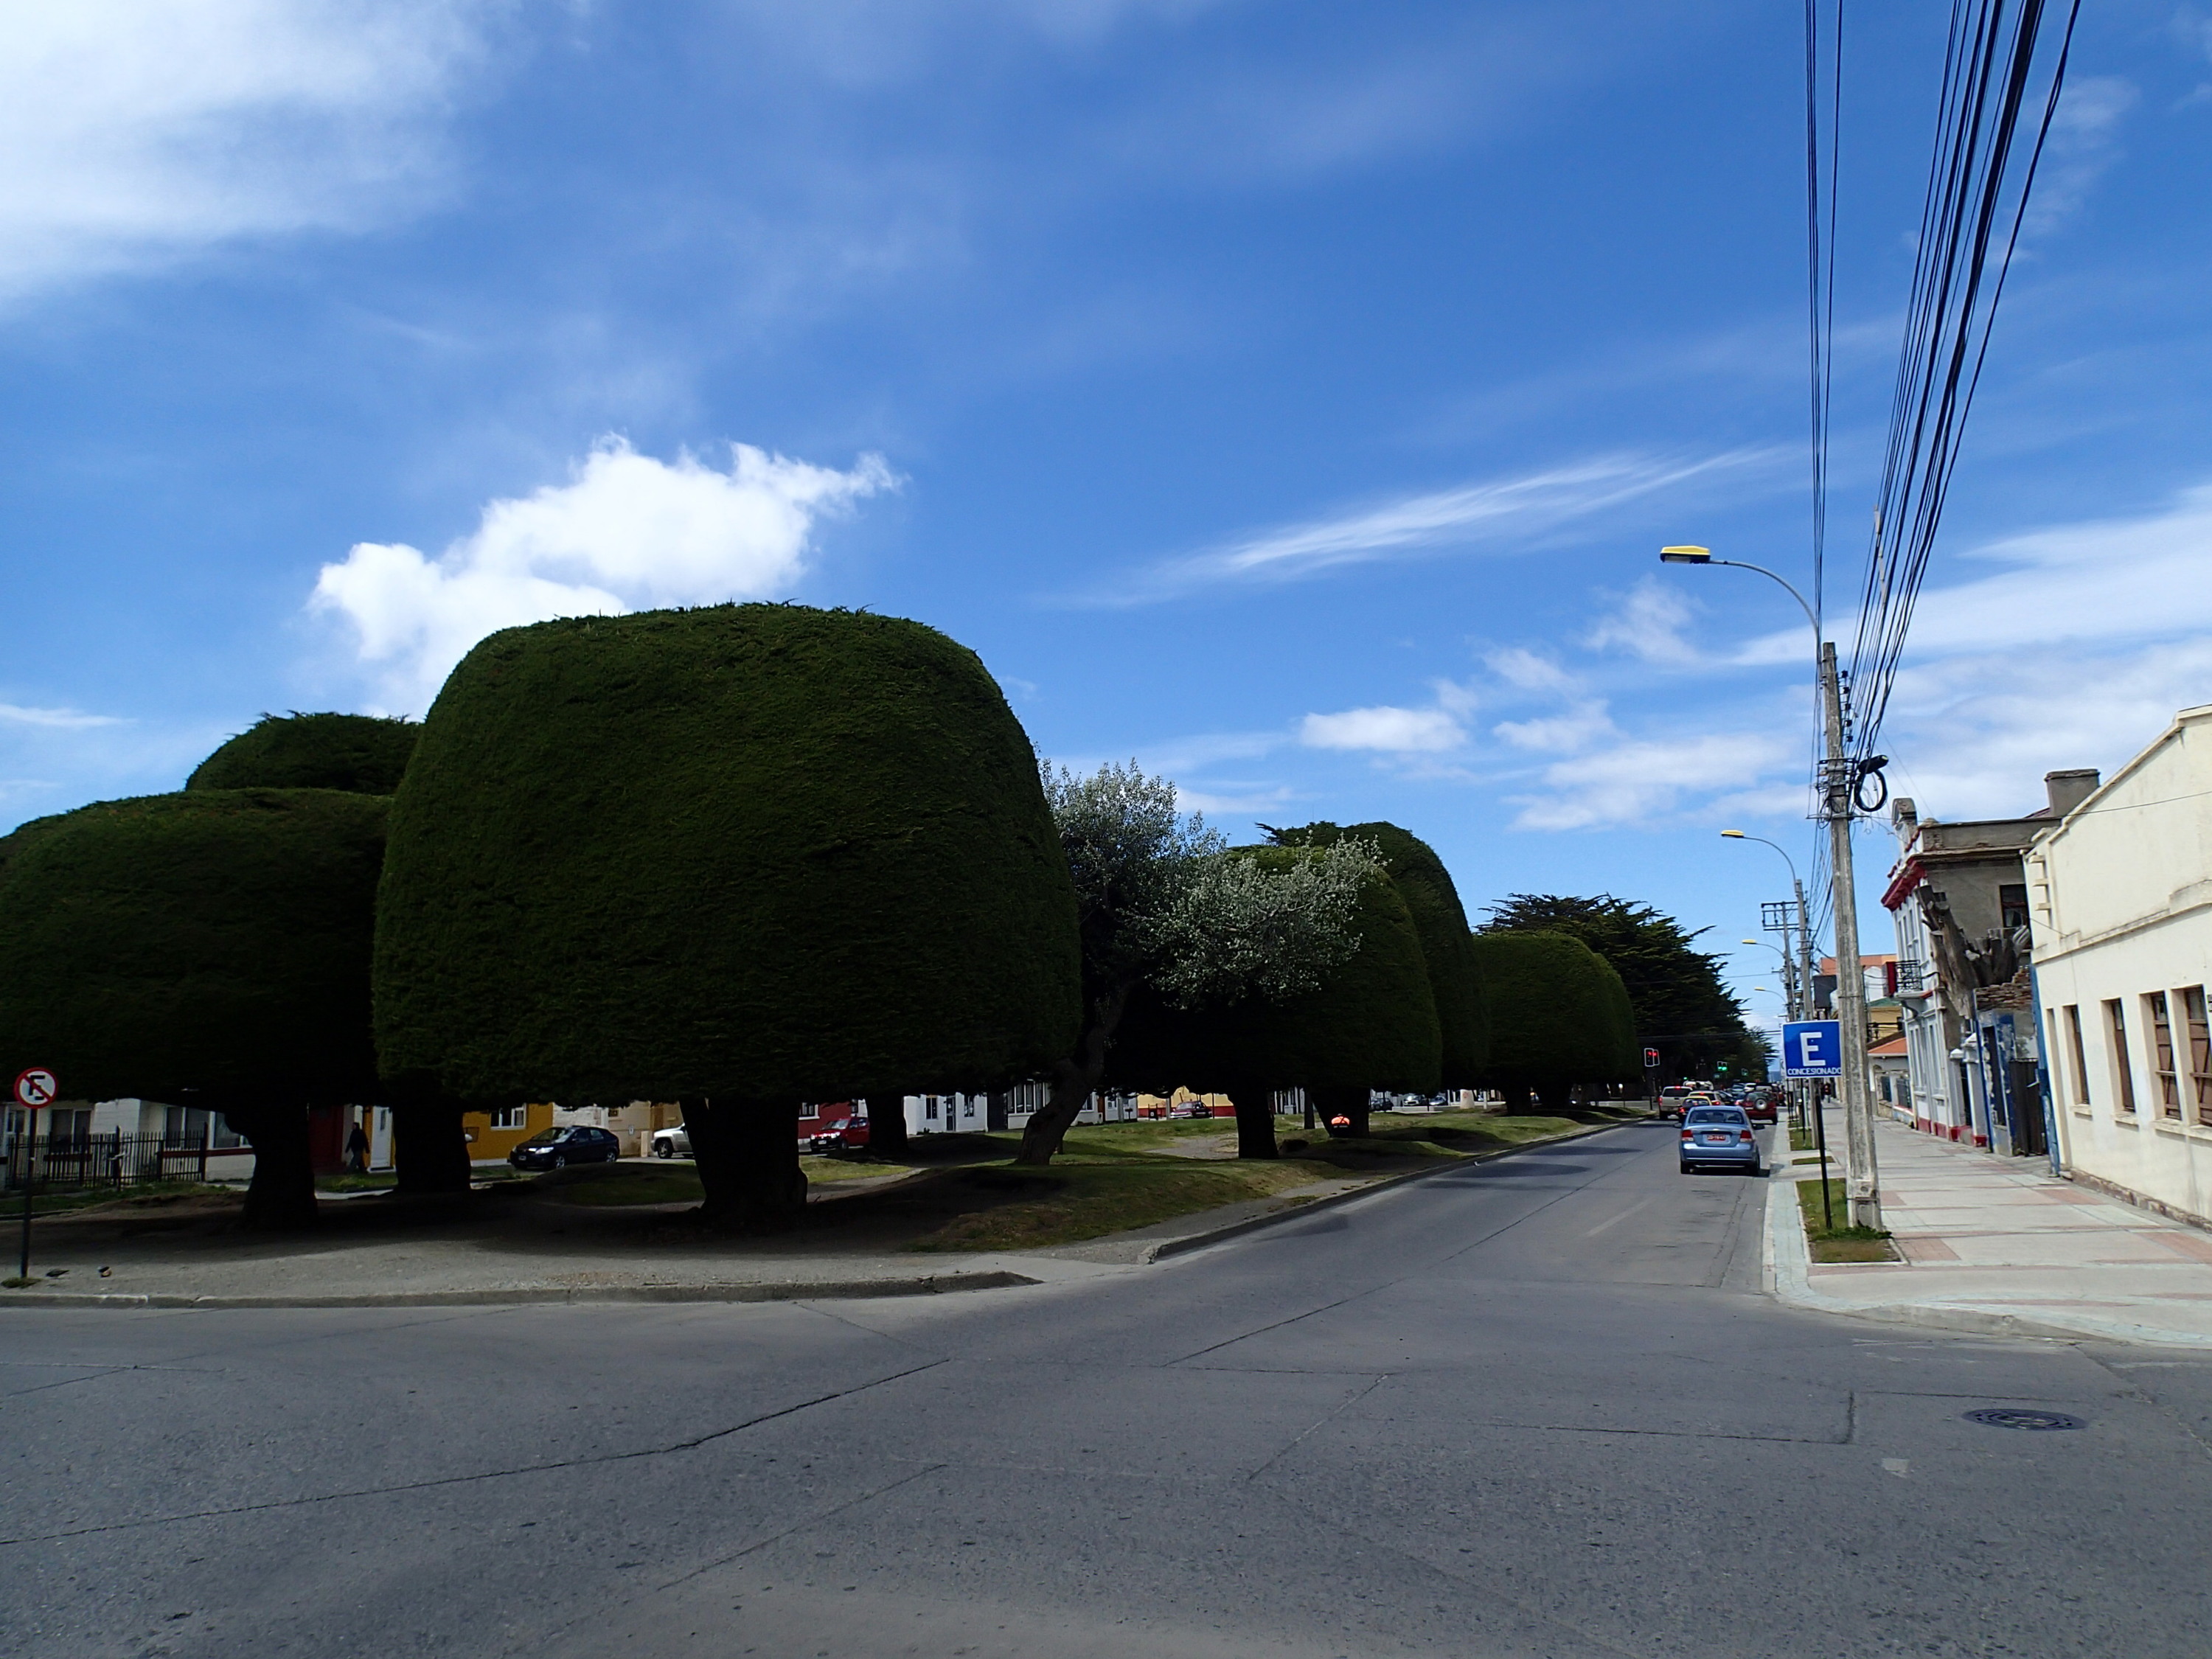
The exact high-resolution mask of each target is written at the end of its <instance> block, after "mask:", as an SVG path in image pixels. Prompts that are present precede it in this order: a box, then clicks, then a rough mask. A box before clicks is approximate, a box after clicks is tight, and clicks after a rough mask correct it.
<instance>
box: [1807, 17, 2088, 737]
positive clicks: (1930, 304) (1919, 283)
mask: <svg viewBox="0 0 2212 1659" xmlns="http://www.w3.org/2000/svg"><path fill="white" fill-rule="evenodd" d="M1840 3H1841V0H1838V6H1840ZM2054 9H2055V8H2051V7H2048V6H2046V4H2045V0H1954V3H1953V5H1952V9H1951V22H1950V31H1949V37H1948V43H1947V46H1946V49H1945V53H1944V64H1943V82H1942V94H1941V95H1940V97H1939V98H1938V100H1937V117H1936V147H1935V153H1934V155H1933V157H1932V158H1931V161H1930V163H1929V173H1928V184H1927V189H1926V193H1925V195H1924V197H1923V202H1922V206H1921V218H1920V240H1919V246H1918V250H1917V253H1916V255H1915V257H1914V260H1913V273H1912V287H1911V297H1910V300H1909V302H1908V304H1907V307H1906V312H1905V338H1904V342H1903V344H1902V347H1901V349H1899V354H1898V367H1897V381H1896V386H1895V389H1894V391H1893V394H1892V398H1891V404H1890V419H1889V433H1888V441H1887V447H1886V452H1885V454H1884V457H1883V462H1882V477H1881V491H1880V494H1879V495H1878V496H1877V498H1876V502H1875V515H1874V525H1873V532H1872V539H1871V544H1870V546H1869V550H1868V556H1867V567H1866V575H1865V580H1864V582H1863V587H1862V592H1861V599H1860V605H1859V618H1858V629H1857V638H1856V639H1855V641H1854V642H1853V645H1852V648H1851V668H1850V691H1851V694H1852V703H1853V706H1854V713H1855V715H1856V730H1855V731H1854V732H1852V734H1851V738H1850V744H1851V754H1852V757H1853V759H1854V760H1855V761H1856V762H1857V763H1860V765H1861V766H1862V767H1864V766H1866V765H1867V764H1869V763H1872V762H1874V761H1875V756H1874V752H1873V751H1874V744H1875V741H1876V739H1877V738H1878V737H1879V735H1880V733H1881V722H1882V717H1883V715H1884V714H1886V713H1887V709H1888V706H1889V696H1890V690H1891V688H1892V686H1893V684H1895V681H1896V678H1897V669H1898V664H1899V660H1900V659H1901V658H1902V657H1903V655H1904V651H1905V635H1906V634H1907V632H1908V631H1909V630H1910V629H1911V624H1912V611H1913V606H1914V604H1915V602H1916V601H1917V599H1918V598H1919V593H1920V586H1921V583H1922V582H1923V580H1924V579H1925V577H1926V575H1927V570H1928V560H1929V555H1930V553H1931V552H1932V551H1933V550H1934V547H1935V542H1936V527H1937V526H1938V525H1939V524H1940V523H1941V522H1942V515H1943V507H1944V503H1945V501H1946V500H1947V498H1948V495H1949V493H1950V487H1951V477H1952V471H1953V469H1954V467H1955V466H1956V465H1957V464H1958V458H1959V449H1960V440H1961V438H1962V436H1963V435H1964V432H1965V428H1966V415H1967V412H1968V410H1970V409H1971V408H1972V404H1973V400H1974V392H1975V391H1976V389H1977V388H1978V386H1979V385H1980V383H1981V375H1982V368H1983V365H1984V362H1985V361H1986V360H1987V357H1988V355H1989V346H1990V329H1991V327H1992V326H1993V325H1994V324H1995V321H1996V309H1997V304H1998V301H1999V300H2000V299H2002V296H2003V293H2004V284H2005V278H2006V276H2008V273H2009V272H2010V270H2011V267H2012V258H2013V253H2014V251H2015V248H2016V247H2017V246H2019V242H2020V232H2021V224H2022V222H2024V220H2025V218H2026V216H2027V201H2028V195H2029V192H2030V191H2031V190H2032V189H2033V185H2034V183H2035V173H2036V168H2037V167H2038V165H2039V163H2040V161H2042V157H2043V149H2044V144H2045V142H2046V141H2047V140H2048V138H2049V137H2050V134H2051V119H2052V117H2053V116H2054V115H2055V114H2056V113H2057V108H2058V98H2059V93H2060V91H2061V89H2062V88H2063V86H2064V83H2065V79H2066V65H2067V60H2068V58H2069V55H2070V53H2071V52H2072V49H2073V40H2074V25H2075V20H2076V19H2077V18H2078V17H2079V15H2081V0H2070V3H2069V4H2068V6H2067V9H2066V21H2065V26H2064V28H2063V31H2061V32H2060V34H2059V40H2058V47H2057V58H2056V61H2055V63H2054V64H2053V65H2052V67H2051V70H2050V74H2049V77H2048V83H2047V85H2046V86H2045V88H2044V90H2043V94H2042V98H2041V102H2042V112H2041V116H2040V118H2039V120H2038V122H2037V124H2036V127H2035V142H2034V145H2033V148H2032V149H2030V150H2029V152H2028V155H2027V161H2026V164H2025V166H2024V167H2015V157H2014V150H2015V139H2016V137H2017V136H2018V129H2019V125H2020V122H2021V116H2022V114H2023V113H2024V112H2026V111H2027V109H2028V108H2029V107H2030V106H2031V104H2032V103H2033V100H2031V98H2030V96H2029V94H2030V91H2031V88H2033V84H2034V82H2035V78H2036V63H2037V58H2038V56H2039V46H2041V44H2042V41H2043V38H2044V35H2045V21H2046V19H2047V16H2048V15H2049V13H2050V12H2051V11H2052V10H2054ZM2008 202H2009V217H2010V225H2009V227H2008V228H2007V229H2006V230H2005V232H2004V234H2003V236H2002V244H2001V246H2000V244H1999V241H1998V232H1999V227H2000V225H2001V224H2002V221H2003V220H2004V219H2005V218H2006V216H2007V212H2006V210H2007V204H2008ZM1992 252H1997V255H1998V257H1997V260H1996V267H1995V270H1994V273H1993V274H1992V272H1991V271H1990V254H1991V253H1992Z"/></svg>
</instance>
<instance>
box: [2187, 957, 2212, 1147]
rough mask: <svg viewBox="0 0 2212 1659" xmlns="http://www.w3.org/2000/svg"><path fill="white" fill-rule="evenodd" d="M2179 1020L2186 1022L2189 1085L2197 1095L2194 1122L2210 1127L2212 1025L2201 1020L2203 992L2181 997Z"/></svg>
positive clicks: (2195, 990) (2194, 987)
mask: <svg viewBox="0 0 2212 1659" xmlns="http://www.w3.org/2000/svg"><path fill="white" fill-rule="evenodd" d="M2181 1013H2182V1018H2185V1019H2186V1020H2187V1021H2188V1022H2189V1082H2190V1086H2191V1088H2192V1089H2194V1090H2195V1091H2196V1094H2197V1121H2198V1122H2199V1123H2203V1124H2207V1125H2212V1024H2207V1023H2206V1021H2205V1018H2204V987H2203V986H2201V985H2191V986H2190V987H2187V988H2186V989H2185V990H2184V991H2183V992H2182V994H2181Z"/></svg>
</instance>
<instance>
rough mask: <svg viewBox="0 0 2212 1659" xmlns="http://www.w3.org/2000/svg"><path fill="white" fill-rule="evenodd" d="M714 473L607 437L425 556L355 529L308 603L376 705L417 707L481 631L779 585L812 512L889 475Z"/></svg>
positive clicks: (792, 571)
mask: <svg viewBox="0 0 2212 1659" xmlns="http://www.w3.org/2000/svg"><path fill="white" fill-rule="evenodd" d="M895 485H896V480H895V479H894V478H893V477H892V476H891V474H890V471H889V470H888V469H887V468H886V467H885V466H884V463H883V461H882V460H881V459H879V458H878V457H876V456H872V455H870V456H865V457H863V458H862V459H860V462H859V463H858V464H857V465H855V466H854V468H853V470H852V471H849V472H839V471H835V470H833V469H830V468H827V467H819V466H812V465H808V464H807V463H805V462H804V461H793V460H788V459H785V458H784V457H782V456H781V455H770V454H767V453H763V452H762V451H760V450H757V449H754V448H752V447H750V446H748V445H744V444H732V446H731V468H730V471H726V472H723V471H717V470H716V469H715V468H714V467H712V466H708V465H704V464H702V462H700V461H699V460H697V459H695V458H694V457H693V456H691V455H690V454H688V453H684V454H679V455H678V457H677V458H676V459H675V460H674V461H673V462H672V463H671V462H664V461H660V460H656V459H653V457H652V456H649V455H641V454H639V453H637V452H636V451H635V450H634V449H632V448H631V447H630V446H629V444H628V443H627V442H626V441H623V440H621V439H619V438H609V439H606V440H604V441H601V442H600V444H599V446H598V447H596V448H595V449H593V450H592V453H591V454H590V455H589V456H588V457H586V459H584V460H583V461H582V462H581V463H580V464H579V465H577V466H576V467H575V468H574V474H573V476H572V477H571V478H570V480H569V482H568V483H565V484H549V485H546V486H545V487H544V488H542V489H538V491H537V492H536V493H534V494H533V495H529V496H526V497H524V498H522V499H520V500H512V499H509V500H499V501H493V502H491V503H490V505H489V506H488V507H485V508H484V510H483V521H482V522H481V523H480V524H479V525H478V526H477V529H476V531H475V532H474V533H472V534H471V535H469V536H467V537H465V538H462V539H461V540H459V541H458V542H455V543H454V544H453V545H452V546H451V547H449V548H447V550H446V551H445V553H444V554H443V555H441V556H440V557H438V558H437V559H435V560H433V559H429V558H426V557H425V556H423V555H422V553H420V552H418V551H417V550H416V549H414V548H412V547H409V546H406V545H404V544H389V545H387V544H379V543H374V542H362V543H360V544H357V545H356V546H355V547H354V549H353V550H352V551H351V552H349V553H348V554H347V556H345V558H344V560H343V561H342V562H339V563H337V564H326V565H325V566H324V567H323V568H322V574H321V575H320V576H319V578H318V580H317V581H316V583H315V591H314V594H313V598H312V599H310V600H309V602H308V603H309V607H310V609H312V610H313V611H319V612H323V613H327V614H331V615H336V616H340V617H343V618H344V619H345V620H346V621H347V622H349V623H351V625H352V627H353V629H354V630H355V633H356V636H357V643H358V650H359V656H360V659H361V661H362V662H363V663H365V664H368V665H372V666H373V667H374V669H375V671H377V675H378V678H379V680H380V686H381V690H382V694H383V697H384V702H385V706H386V707H387V708H392V709H395V710H399V711H404V712H410V713H413V712H419V711H420V710H421V709H422V708H424V707H426V706H427V705H428V702H429V699H430V697H431V696H433V695H435V691H436V690H437V687H438V685H439V684H440V682H441V681H442V680H443V679H444V678H445V676H446V674H447V671H449V670H450V669H451V668H452V667H453V664H454V663H456V662H458V661H459V660H460V659H461V657H462V656H463V654H465V653H466V652H467V650H468V648H469V647H471V646H472V645H474V644H475V643H476V642H477V641H478V640H480V639H482V638H483V636H484V635H487V634H489V633H492V632H494V631H495V629H501V628H510V627H513V626H515V625H517V624H519V623H534V622H544V621H547V620H549V619H550V618H552V617H573V616H585V615H592V614H599V615H607V614H613V613H617V612H620V611H627V610H629V609H630V608H631V607H632V606H634V605H647V606H654V605H697V604H708V603H713V602H715V601H719V600H723V599H763V598H767V597H769V596H770V595H773V594H775V593H779V592H787V591H788V590H789V589H790V587H791V586H792V584H793V583H794V582H795V581H796V580H798V579H799V575H800V574H801V572H802V570H803V568H804V565H805V554H806V551H807V548H808V543H809V538H810V535H811V532H812V529H813V526H814V524H815V522H816V521H817V520H818V519H820V518H822V517H823V515H825V514H829V513H836V512H838V511H840V510H842V509H844V508H846V507H849V506H850V505H851V504H852V503H853V502H854V501H858V500H860V499H861V498H862V497H864V496H867V495H872V494H874V493H875V492H877V491H878V490H881V489H890V488H893V487H895Z"/></svg>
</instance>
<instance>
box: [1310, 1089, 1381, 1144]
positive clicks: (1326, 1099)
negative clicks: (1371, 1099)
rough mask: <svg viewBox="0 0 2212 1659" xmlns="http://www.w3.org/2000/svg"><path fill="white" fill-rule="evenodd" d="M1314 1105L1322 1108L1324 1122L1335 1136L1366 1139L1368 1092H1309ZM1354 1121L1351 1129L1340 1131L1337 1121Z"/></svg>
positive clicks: (1325, 1090) (1321, 1090)
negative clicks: (1346, 1119) (1342, 1118)
mask: <svg viewBox="0 0 2212 1659" xmlns="http://www.w3.org/2000/svg"><path fill="white" fill-rule="evenodd" d="M1307 1093H1308V1094H1309V1095H1310V1096H1311V1097H1312V1098H1313V1101H1314V1103H1315V1104H1316V1106H1317V1107H1319V1108H1320V1109H1321V1115H1322V1121H1323V1122H1325V1123H1326V1124H1328V1132H1329V1133H1331V1134H1333V1135H1340V1136H1343V1135H1349V1136H1353V1137H1357V1138H1362V1139H1364V1137H1365V1135H1366V1133H1367V1130H1368V1118H1367V1112H1368V1107H1367V1091H1366V1090H1365V1089H1364V1088H1358V1089H1312V1090H1309V1091H1307ZM1340 1117H1345V1118H1349V1119H1351V1120H1352V1123H1351V1127H1349V1128H1344V1129H1340V1128H1338V1127H1336V1120H1337V1119H1338V1118H1340Z"/></svg>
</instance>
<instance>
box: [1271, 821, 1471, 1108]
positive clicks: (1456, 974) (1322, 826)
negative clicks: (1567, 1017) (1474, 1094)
mask: <svg viewBox="0 0 2212 1659" xmlns="http://www.w3.org/2000/svg"><path fill="white" fill-rule="evenodd" d="M1261 829H1267V833H1268V834H1269V836H1272V837H1273V840H1274V841H1275V842H1277V843H1278V844H1279V845H1282V846H1285V847H1327V846H1329V845H1331V844H1332V843H1333V842H1338V841H1342V840H1345V839H1346V838H1352V839H1357V840H1359V841H1364V842H1369V843H1370V844H1371V845H1372V846H1373V847H1374V848H1376V852H1377V854H1379V855H1380V856H1381V858H1382V860H1383V868H1384V869H1386V870H1388V871H1389V872H1390V878H1391V879H1392V880H1393V881H1395V882H1396V883H1397V884H1398V891H1399V893H1400V895H1401V896H1402V897H1403V898H1404V899H1405V901H1406V908H1407V911H1408V912H1409V913H1411V915H1412V916H1413V929H1414V931H1415V932H1416V933H1419V935H1420V939H1421V955H1422V957H1424V958H1425V960H1426V962H1427V963H1428V969H1429V986H1430V988H1431V991H1432V992H1433V993H1434V994H1435V997H1436V1004H1437V1022H1438V1024H1439V1025H1440V1026H1441V1028H1442V1030H1443V1086H1444V1087H1446V1088H1449V1089H1464V1088H1471V1087H1473V1086H1474V1083H1475V1081H1476V1079H1478V1078H1480V1076H1481V1074H1482V1068H1483V1065H1484V1063H1485V1061H1486V1060H1488V1058H1489V1054H1490V1011H1489V1008H1488V1006H1486V1003H1485V1002H1484V1000H1483V994H1482V979H1481V975H1480V970H1479V969H1477V968H1476V966H1475V959H1474V946H1473V945H1472V944H1471V943H1470V941H1469V940H1468V927H1467V911H1466V909H1465V908H1464V907H1462V904H1461V903H1460V898H1459V889H1458V888H1457V887H1455V885H1453V884H1452V878H1451V872H1450V871H1449V870H1447V869H1445V868H1444V861H1443V860H1442V859H1440V858H1438V857H1437V854H1436V849H1435V848H1432V847H1431V846H1430V845H1429V844H1428V842H1425V841H1423V840H1421V839H1420V838H1419V836H1415V835H1414V834H1413V832H1412V831H1410V830H1407V829H1401V828H1400V827H1399V826H1398V825H1396V824H1395V823H1355V824H1352V825H1350V826H1349V827H1346V828H1340V827H1339V826H1337V825H1336V824H1334V823H1309V824H1307V825H1305V826H1304V827H1303V828H1302V829H1269V828H1268V826H1267V825H1266V824H1262V825H1261ZM1378 1086H1379V1085H1378Z"/></svg>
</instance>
